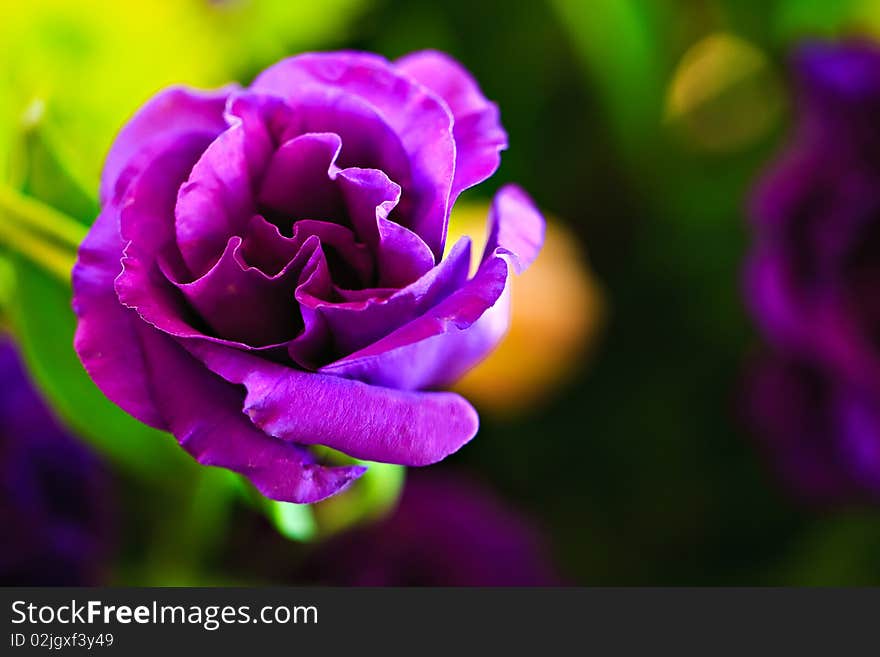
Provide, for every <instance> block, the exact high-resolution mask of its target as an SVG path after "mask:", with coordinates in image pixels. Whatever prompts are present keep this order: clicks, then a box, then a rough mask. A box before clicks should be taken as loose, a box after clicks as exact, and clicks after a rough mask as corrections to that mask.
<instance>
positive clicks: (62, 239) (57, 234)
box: [0, 185, 87, 251]
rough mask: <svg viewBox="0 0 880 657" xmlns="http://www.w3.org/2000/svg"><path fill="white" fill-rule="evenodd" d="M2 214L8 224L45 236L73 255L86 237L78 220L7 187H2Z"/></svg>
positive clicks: (0, 189) (0, 209)
mask: <svg viewBox="0 0 880 657" xmlns="http://www.w3.org/2000/svg"><path fill="white" fill-rule="evenodd" d="M0 211H2V212H3V214H4V216H5V217H6V219H7V222H10V221H11V222H12V223H14V224H17V225H18V226H19V227H21V228H27V229H28V230H30V231H32V232H35V233H42V234H44V235H46V236H48V237H51V238H52V239H53V240H55V241H57V242H59V243H60V244H62V245H64V246H67V247H70V248H71V250H73V251H76V249H77V248H78V247H79V244H80V242H82V241H83V238H84V237H85V236H86V230H87V229H86V227H85V226H83V225H82V224H80V223H79V222H78V221H76V220H75V219H72V218H70V217H68V216H67V215H66V214H64V213H62V212H59V211H58V210H56V209H54V208H52V207H50V206H48V205H46V204H45V203H41V202H40V201H38V200H36V199H34V198H30V197H28V196H25V195H23V194H20V193H19V192H16V191H15V190H13V189H11V188H9V187H7V186H6V185H0Z"/></svg>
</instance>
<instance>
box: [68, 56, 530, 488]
mask: <svg viewBox="0 0 880 657" xmlns="http://www.w3.org/2000/svg"><path fill="white" fill-rule="evenodd" d="M506 145H507V135H506V134H505V132H504V130H503V128H502V127H501V124H500V123H499V118H498V108H497V107H496V106H495V104H494V103H491V102H489V101H488V100H487V99H486V98H485V97H484V96H483V94H482V92H481V91H480V89H479V87H478V86H477V84H476V82H475V81H474V80H473V78H472V77H471V76H470V74H469V73H468V72H467V71H465V70H464V69H463V68H462V67H461V65H459V64H458V63H457V62H455V61H453V60H451V59H450V58H449V57H447V56H446V55H443V54H441V53H437V52H420V53H414V54H412V55H409V56H407V57H404V58H403V59H401V60H398V61H396V62H389V61H387V60H385V59H383V58H381V57H378V56H375V55H370V54H366V53H355V52H341V53H320V54H317V53H316V54H305V55H300V56H298V57H293V58H290V59H286V60H284V61H281V62H279V63H278V64H276V65H274V66H272V67H270V68H269V69H267V70H266V71H264V72H263V73H261V74H260V75H259V76H258V77H257V78H256V80H255V81H254V82H253V84H252V85H251V86H250V87H248V88H246V89H240V88H237V87H227V88H224V89H220V90H217V91H212V92H207V93H206V92H198V93H197V92H194V91H192V90H188V89H184V88H175V89H170V90H167V91H164V92H162V93H160V94H159V95H158V96H156V97H155V98H153V99H152V100H151V101H150V102H148V103H147V104H146V105H145V106H144V107H143V108H142V109H141V110H140V111H139V112H138V113H137V115H136V116H135V117H134V118H133V119H132V120H131V121H130V122H129V124H128V125H127V126H125V128H123V130H122V132H121V133H120V134H119V136H118V137H117V140H116V143H115V144H114V146H113V147H112V148H111V150H110V153H109V155H108V156H107V161H106V164H105V167H104V173H103V180H102V188H101V202H102V210H101V214H100V216H99V217H98V219H97V221H96V223H95V225H94V226H93V227H92V229H91V231H90V233H89V235H88V237H87V238H86V240H85V241H84V243H83V245H82V247H81V249H80V253H79V260H78V262H77V265H76V268H75V269H74V274H73V284H74V308H75V310H76V313H77V315H78V316H79V325H78V329H77V334H76V349H77V352H78V354H79V356H80V358H81V360H82V362H83V364H84V365H85V367H86V369H87V370H88V372H89V374H90V375H91V376H92V378H93V379H94V381H95V382H96V383H97V385H98V386H99V387H100V388H101V390H103V391H104V393H105V394H106V395H107V396H108V397H109V398H110V399H111V400H113V401H114V402H115V403H117V404H119V405H120V406H121V407H122V408H124V409H125V410H126V411H128V412H129V413H131V414H132V415H133V416H135V417H136V418H138V419H140V420H141V421H143V422H145V423H147V424H150V425H152V426H154V427H157V428H160V429H163V430H168V431H170V432H171V433H173V434H174V435H175V436H176V437H177V439H178V441H179V442H180V444H181V445H182V446H183V447H184V448H185V449H186V450H187V451H188V452H189V453H190V454H192V455H193V456H194V457H195V458H196V459H197V460H199V461H200V462H202V463H204V464H206V465H216V466H222V467H226V468H229V469H232V470H235V471H237V472H240V473H242V474H244V475H246V476H247V477H249V478H250V479H251V480H252V481H253V483H254V484H255V485H256V487H257V488H258V489H259V490H260V491H261V492H262V493H263V494H265V495H266V496H268V497H272V498H275V499H279V500H285V501H292V502H302V503H306V502H315V501H317V500H320V499H322V498H325V497H327V496H329V495H332V494H334V493H337V492H339V491H341V490H342V489H344V488H345V487H346V486H347V485H349V484H350V483H351V481H352V480H354V479H355V478H357V477H358V476H360V475H361V474H362V472H363V468H362V467H360V466H354V465H349V466H344V467H330V466H327V465H324V464H322V463H321V462H319V461H318V460H317V459H316V458H315V456H314V455H313V454H312V453H311V452H310V450H309V449H308V446H310V445H324V446H327V447H331V448H333V449H336V450H339V451H341V452H344V453H346V454H348V455H350V456H353V457H355V458H358V459H365V460H371V461H382V462H389V463H397V464H401V465H427V464H430V463H434V462H436V461H439V460H441V459H443V458H444V457H446V456H447V455H448V454H450V453H452V452H454V451H456V450H458V449H459V448H460V447H461V446H462V445H463V444H464V443H466V442H467V441H468V440H470V439H471V438H472V437H473V436H474V434H475V433H476V431H477V424H478V418H477V414H476V412H475V411H474V409H473V407H472V406H471V405H470V404H469V403H468V402H467V401H465V400H464V399H463V398H462V397H460V396H458V395H457V394H454V393H449V392H434V390H436V389H437V388H439V387H443V386H446V385H448V384H450V383H452V382H454V381H455V380H456V379H457V378H458V377H460V376H461V375H462V374H463V373H464V372H465V371H467V370H468V369H469V368H470V367H472V366H473V365H474V364H476V363H477V362H479V361H480V360H481V359H482V358H484V357H485V356H486V355H487V354H488V353H489V352H490V351H491V350H492V348H494V346H495V345H496V344H497V342H498V341H499V340H500V338H501V337H502V335H503V334H504V332H505V330H506V328H507V324H508V319H509V304H508V297H509V282H508V278H509V271H508V269H509V266H511V265H512V267H513V269H514V270H515V271H517V272H519V271H522V270H523V269H525V268H526V267H527V266H528V265H529V264H530V263H531V262H532V260H534V258H535V256H536V255H537V252H538V250H539V249H540V246H541V243H542V240H543V231H544V221H543V218H542V217H541V215H540V214H539V213H538V211H537V209H536V208H535V206H534V205H533V204H532V202H531V200H530V199H529V198H528V197H527V196H526V194H525V193H524V192H522V191H521V190H519V189H518V188H516V187H513V186H507V187H504V188H502V189H501V191H499V193H498V195H497V196H496V197H495V201H494V203H493V205H492V209H491V211H490V212H489V217H488V222H489V231H488V234H489V237H488V240H487V243H486V246H485V250H484V251H483V257H482V262H481V265H480V267H479V269H478V271H477V272H476V274H474V275H473V276H472V277H471V276H470V274H469V265H470V241H469V240H468V239H467V238H463V239H462V240H461V241H459V242H458V243H456V244H455V245H454V246H453V247H452V249H451V250H450V251H449V253H448V254H447V255H446V257H445V258H444V257H443V254H444V248H445V240H446V230H447V223H448V219H449V211H450V208H451V207H452V205H453V203H454V202H455V200H456V198H457V197H458V195H459V193H460V192H462V191H463V190H464V189H466V188H468V187H471V186H472V185H475V184H477V183H479V182H481V181H483V180H485V179H486V178H488V177H489V176H490V175H492V173H493V172H494V171H495V170H496V169H497V167H498V164H499V161H500V155H499V153H500V151H501V150H502V149H504V148H505V147H506ZM427 391H430V392H427Z"/></svg>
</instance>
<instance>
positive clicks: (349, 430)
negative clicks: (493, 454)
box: [187, 343, 479, 466]
mask: <svg viewBox="0 0 880 657" xmlns="http://www.w3.org/2000/svg"><path fill="white" fill-rule="evenodd" d="M187 348H188V349H189V350H190V351H191V352H192V353H193V354H195V355H197V356H198V357H199V358H200V359H201V360H202V361H203V362H204V363H205V364H207V365H208V367H209V368H210V369H211V370H213V371H214V372H217V373H218V374H220V375H221V376H222V377H223V378H224V379H226V380H227V381H229V382H230V383H236V384H242V385H244V386H245V388H246V389H247V397H246V398H245V404H244V410H245V413H247V414H248V415H249V416H250V418H251V421H252V422H253V423H254V424H255V425H256V426H258V427H259V428H260V429H262V430H263V431H265V432H266V433H268V434H270V435H273V436H278V437H279V438H283V439H285V440H289V441H292V442H297V443H302V444H309V445H326V446H327V447H331V448H333V449H338V450H339V451H342V452H344V453H346V454H349V455H350V456H353V457H355V458H361V459H367V460H370V461H382V462H387V463H398V464H401V465H412V466H418V465H428V464H430V463H435V462H436V461H439V460H441V459H443V458H444V457H446V456H448V455H449V454H451V453H453V452H455V451H457V450H458V449H459V448H460V447H461V446H462V445H464V444H465V443H466V442H468V441H469V440H470V439H471V438H473V436H474V435H475V434H476V432H477V427H478V425H479V419H478V417H477V414H476V411H474V409H473V407H472V406H471V405H470V404H468V402H467V401H465V400H464V399H463V398H462V397H460V396H458V395H456V394H454V393H449V392H428V393H414V392H404V391H400V390H392V389H387V388H380V387H376V386H368V385H366V384H363V383H360V382H358V381H349V380H346V379H342V378H339V377H335V376H324V375H321V374H313V373H306V372H302V371H299V370H295V369H292V368H289V367H285V366H283V365H278V364H275V363H270V362H268V361H265V360H262V359H260V358H257V357H255V356H252V355H250V354H246V353H243V352H240V351H236V350H234V349H228V348H225V347H221V346H218V345H212V344H208V343H189V344H188V345H187Z"/></svg>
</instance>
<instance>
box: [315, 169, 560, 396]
mask: <svg viewBox="0 0 880 657" xmlns="http://www.w3.org/2000/svg"><path fill="white" fill-rule="evenodd" d="M543 241H544V218H543V217H542V216H541V214H540V212H539V211H538V210H537V208H535V206H534V204H533V203H532V201H531V200H530V199H529V197H528V196H527V195H526V194H525V192H523V191H522V190H521V189H519V188H518V187H515V186H513V185H507V186H505V187H503V188H502V189H501V190H500V191H499V192H498V194H497V195H496V196H495V199H494V201H493V203H492V208H491V210H490V212H489V237H488V239H487V242H486V250H485V252H484V255H483V261H482V263H481V265H480V268H479V269H478V270H477V273H476V275H475V276H474V277H473V278H472V279H471V280H470V281H468V282H467V283H466V284H465V285H463V286H462V287H461V288H460V289H458V290H457V291H455V292H454V293H452V294H451V295H449V296H448V297H447V298H446V299H444V300H443V301H442V302H441V303H439V304H438V305H437V306H435V307H434V308H432V309H431V310H429V311H428V312H426V313H425V314H424V315H422V316H421V317H419V318H418V319H416V320H414V321H411V322H409V323H408V324H406V325H404V326H402V327H401V328H399V329H397V330H396V331H394V332H393V333H391V334H390V335H388V336H386V337H384V338H382V339H381V340H378V341H377V342H375V343H373V344H371V345H369V346H367V347H365V348H363V349H361V350H360V351H357V352H355V353H353V354H351V355H349V356H346V357H345V358H342V359H340V360H338V361H336V362H334V363H331V364H329V365H326V366H324V367H322V368H321V369H320V370H319V371H320V372H324V373H326V374H334V375H336V376H342V377H346V378H350V379H357V380H359V381H364V382H365V383H370V384H374V385H382V386H389V387H394V388H400V389H404V390H416V389H423V388H432V387H437V386H444V385H449V384H450V383H453V382H455V381H456V380H457V379H458V378H459V377H461V376H462V375H463V374H464V373H465V372H466V371H467V370H468V369H470V368H471V367H473V366H474V365H476V364H477V363H478V362H479V361H480V360H482V359H483V358H485V357H486V356H487V355H488V354H489V352H490V351H491V350H492V349H493V348H494V347H495V346H496V345H497V344H498V342H499V341H500V340H501V338H502V337H503V336H504V333H505V332H506V330H507V326H508V322H509V319H510V317H509V315H510V313H509V289H508V262H509V263H510V264H511V265H512V266H513V267H514V270H515V271H517V272H521V271H523V270H525V268H526V267H528V266H529V265H530V264H531V263H532V261H533V260H534V259H535V257H536V256H537V254H538V251H539V250H540V248H541V245H542V243H543Z"/></svg>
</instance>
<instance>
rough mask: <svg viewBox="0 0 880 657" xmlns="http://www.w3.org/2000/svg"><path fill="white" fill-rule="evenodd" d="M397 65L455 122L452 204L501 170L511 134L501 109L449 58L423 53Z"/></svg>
mask: <svg viewBox="0 0 880 657" xmlns="http://www.w3.org/2000/svg"><path fill="white" fill-rule="evenodd" d="M394 66H395V68H396V69H397V70H399V71H402V72H403V73H406V74H407V75H408V76H410V77H412V78H414V79H415V80H417V81H418V82H419V83H421V84H423V85H424V86H426V87H428V89H430V90H431V91H433V92H434V93H435V94H437V95H438V96H440V97H441V98H442V99H443V100H444V101H445V102H446V104H447V105H448V106H449V109H450V110H451V111H452V116H453V117H454V119H455V123H454V126H453V135H454V136H455V149H456V159H455V180H454V181H453V183H452V201H453V202H454V201H455V199H456V198H457V197H458V195H459V193H461V192H462V190H465V189H467V188H468V187H472V186H473V185H476V184H477V183H480V182H482V181H484V180H486V179H487V178H488V177H489V176H491V175H492V174H493V173H495V171H496V170H497V169H498V165H499V164H500V163H501V151H502V150H504V149H506V148H507V133H506V132H505V131H504V128H502V127H501V121H500V118H499V113H498V106H497V105H496V104H495V103H493V102H491V101H489V100H487V99H486V97H485V96H484V95H483V92H482V91H480V87H479V85H478V84H477V81H476V80H474V78H473V76H471V74H470V73H468V72H467V70H466V69H465V68H464V67H463V66H462V65H461V64H459V63H458V62H457V61H455V60H454V59H452V58H451V57H450V56H449V55H446V54H444V53H442V52H438V51H436V50H423V51H421V52H414V53H412V54H410V55H406V56H405V57H403V58H401V59H398V60H397V61H396V62H395V63H394Z"/></svg>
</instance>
